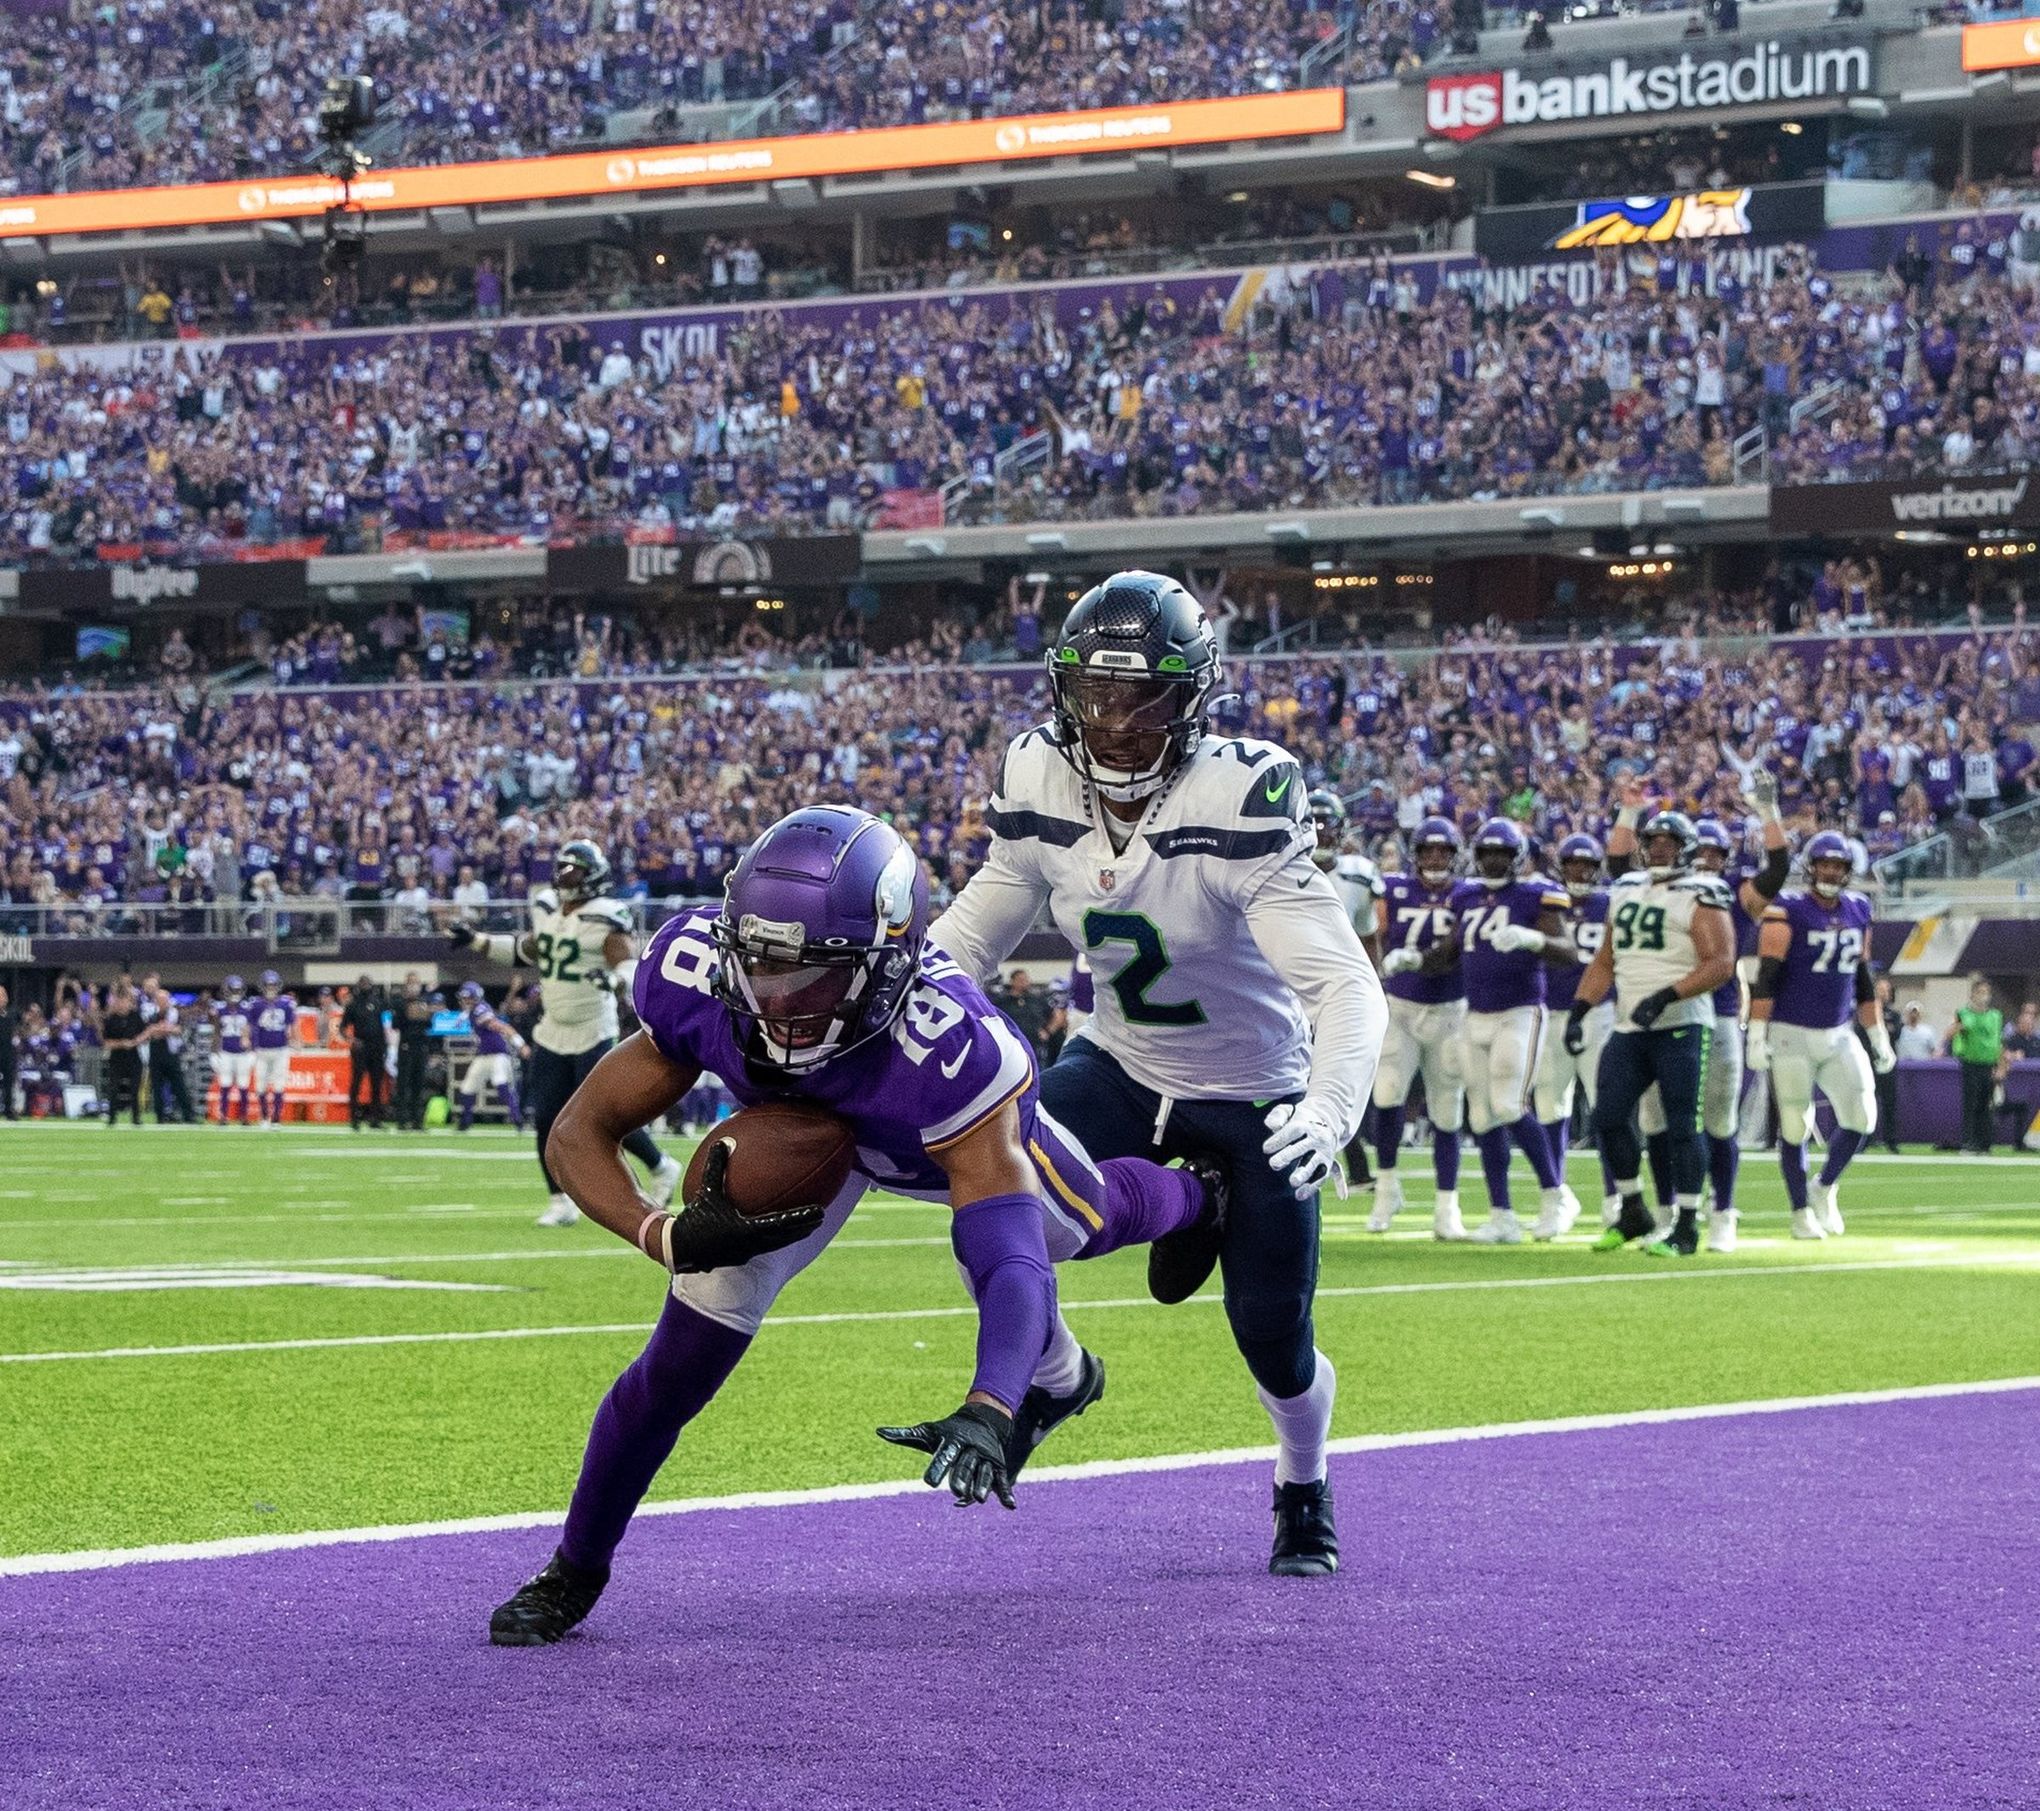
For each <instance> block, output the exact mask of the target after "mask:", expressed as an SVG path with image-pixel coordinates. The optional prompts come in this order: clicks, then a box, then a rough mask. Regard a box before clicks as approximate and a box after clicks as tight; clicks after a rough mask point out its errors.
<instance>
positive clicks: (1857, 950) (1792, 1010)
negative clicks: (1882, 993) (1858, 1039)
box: [1764, 889, 1870, 1031]
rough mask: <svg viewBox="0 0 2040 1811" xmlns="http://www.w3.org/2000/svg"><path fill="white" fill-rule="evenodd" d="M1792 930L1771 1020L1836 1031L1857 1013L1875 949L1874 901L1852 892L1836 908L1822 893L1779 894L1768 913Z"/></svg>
mask: <svg viewBox="0 0 2040 1811" xmlns="http://www.w3.org/2000/svg"><path fill="white" fill-rule="evenodd" d="M1764 917H1765V919H1766V921H1767V922H1771V923H1775V922H1777V920H1779V919H1781V918H1782V919H1783V920H1784V921H1785V922H1786V924H1787V925H1789V926H1790V927H1791V930H1792V942H1791V944H1790V945H1789V946H1788V947H1787V949H1786V951H1785V965H1784V968H1783V970H1782V971H1781V972H1780V974H1779V976H1778V992H1777V996H1776V1000H1775V1003H1774V1004H1773V1006H1772V1008H1771V1016H1772V1018H1773V1019H1775V1020H1776V1021H1777V1022H1778V1023H1780V1024H1782V1025H1805V1026H1808V1027H1810V1028H1812V1029H1813V1030H1815V1031H1831V1030H1833V1029H1834V1028H1835V1027H1836V1026H1837V1025H1846V1024H1847V1023H1848V1022H1849V1021H1850V1019H1851V1018H1853V1017H1854V1016H1855V1012H1856V970H1857V969H1858V967H1860V966H1861V964H1862V961H1863V958H1864V956H1865V955H1867V954H1868V953H1869V950H1870V901H1869V899H1868V898H1866V897H1865V896H1864V895H1863V894H1861V893H1858V892H1856V891H1854V890H1853V889H1849V890H1845V891H1844V892H1843V893H1842V895H1841V897H1840V898H1838V899H1837V900H1836V901H1835V902H1834V904H1833V905H1827V904H1824V903H1823V902H1822V900H1821V898H1820V896H1819V895H1818V894H1815V893H1809V892H1802V891H1798V890H1796V889H1795V890H1792V891H1788V892H1784V893H1780V894H1779V895H1778V897H1777V899H1776V900H1775V901H1774V902H1773V903H1772V906H1771V909H1770V910H1769V911H1768V912H1766V913H1765V914H1764Z"/></svg>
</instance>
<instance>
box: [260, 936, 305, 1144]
mask: <svg viewBox="0 0 2040 1811" xmlns="http://www.w3.org/2000/svg"><path fill="white" fill-rule="evenodd" d="M261 987H262V997H261V999H259V1000H257V1001H256V1002H255V1013H254V1018H255V1107H256V1111H257V1112H258V1113H260V1114H261V1115H262V1124H263V1126H264V1127H265V1128H267V1127H270V1126H276V1125H281V1124H282V1123H283V1096H284V1091H285V1089H287V1088H288V1087H289V1086H290V1050H291V1046H292V1045H293V1044H295V1043H296V1042H297V1000H296V999H295V997H294V996H292V995H290V994H287V993H285V992H284V991H283V977H282V976H281V975H279V974H278V973H277V972H276V970H275V969H273V968H265V969H264V970H263V971H262V976H261Z"/></svg>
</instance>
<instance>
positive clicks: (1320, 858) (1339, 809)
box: [1304, 786, 1346, 869]
mask: <svg viewBox="0 0 2040 1811" xmlns="http://www.w3.org/2000/svg"><path fill="white" fill-rule="evenodd" d="M1304 806H1305V809H1307V810H1308V811H1309V812H1310V821H1311V823H1312V824H1313V825H1314V826H1315V827H1316V829H1317V848H1316V850H1315V852H1314V853H1313V855H1312V857H1311V859H1312V860H1314V861H1315V862H1316V863H1317V865H1318V866H1319V867H1320V868H1325V869H1329V868H1330V867H1331V866H1332V864H1333V863H1334V862H1335V861H1337V860H1338V857H1339V844H1340V842H1341V841H1343V840H1344V838H1345V835H1346V801H1345V800H1344V799H1342V798H1340V797H1339V795H1338V794H1337V793H1336V792H1334V791H1333V790H1332V789H1331V788H1330V787H1329V786H1318V787H1314V788H1313V789H1312V791H1311V795H1310V797H1309V798H1307V799H1306V800H1305V801H1304Z"/></svg>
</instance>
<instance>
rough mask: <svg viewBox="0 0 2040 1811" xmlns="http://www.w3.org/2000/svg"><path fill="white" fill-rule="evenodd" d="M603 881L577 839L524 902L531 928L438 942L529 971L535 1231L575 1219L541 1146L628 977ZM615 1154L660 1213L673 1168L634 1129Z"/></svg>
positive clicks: (463, 929) (602, 862) (606, 1042)
mask: <svg viewBox="0 0 2040 1811" xmlns="http://www.w3.org/2000/svg"><path fill="white" fill-rule="evenodd" d="M608 879H609V858H608V857H607V856H605V855H604V854H603V853H602V851H601V850H600V849H599V848H597V847H596V846H595V844H593V843H591V842H588V841H586V840H585V839H577V840H575V841H574V842H571V843H569V844H567V846H566V847H565V848H564V849H562V850H561V851H560V853H559V857H558V859H557V860H556V861H555V862H554V863H553V884H552V886H550V887H542V888H540V889H539V891H538V892H537V893H535V894H533V895H532V899H531V929H530V930H529V931H528V932H526V933H525V935H524V936H522V937H511V936H506V935H502V934H494V935H492V934H489V933H487V932H482V931H476V930H473V929H471V928H470V927H469V926H467V925H465V924H457V925H455V926H454V927H453V929H452V930H451V931H450V932H449V933H448V936H449V937H450V938H451V940H452V943H453V946H454V948H455V949H467V948H470V947H472V948H473V949H475V950H476V951H478V952H479V953H480V954H481V955H482V957H483V958H484V959H485V960H487V961H490V962H496V963H501V964H502V965H504V966H505V967H514V966H516V965H517V964H519V963H522V964H524V965H526V966H528V967H531V968H535V969H537V970H538V997H539V1002H540V1005H541V1008H542V1009H543V1015H544V1016H543V1017H541V1018H540V1020H539V1021H538V1024H537V1026H536V1027H535V1028H534V1030H533V1031H532V1034H531V1041H532V1044H533V1045H534V1049H533V1050H532V1053H531V1065H530V1068H529V1070H528V1071H527V1073H526V1076H525V1082H526V1092H527V1093H528V1094H529V1095H530V1097H531V1100H530V1104H531V1121H532V1124H533V1126H534V1127H535V1128H536V1129H537V1132H538V1167H539V1169H540V1170H541V1171H542V1172H543V1174H544V1176H545V1186H546V1191H547V1193H548V1194H549V1195H550V1196H551V1201H550V1203H549V1205H548V1206H547V1208H546V1210H545V1212H544V1213H542V1214H540V1215H539V1217H538V1223H539V1225H541V1226H571V1225H572V1224H573V1223H574V1222H575V1221H576V1220H578V1219H579V1218H580V1217H581V1214H580V1210H579V1209H578V1208H577V1207H575V1205H574V1198H573V1196H571V1195H570V1194H568V1193H567V1191H566V1190H565V1189H563V1188H561V1187H560V1185H559V1182H558V1180H557V1178H555V1177H554V1175H553V1173H552V1170H551V1169H550V1167H548V1165H547V1163H546V1155H545V1149H546V1140H547V1139H548V1138H550V1137H551V1135H552V1128H553V1121H554V1120H556V1119H557V1118H558V1117H559V1115H560V1109H561V1108H562V1107H564V1106H565V1105H566V1104H567V1100H568V1098H569V1097H570V1096H571V1095H572V1094H573V1092H574V1090H575V1089H576V1088H578V1087H579V1086H580V1085H581V1084H582V1082H584V1081H586V1080H587V1079H588V1075H589V1073H590V1071H592V1070H593V1069H594V1067H595V1065H596V1064H597V1063H599V1062H600V1061H601V1060H602V1057H603V1054H604V1053H605V1052H606V1051H607V1050H608V1049H609V1047H610V1046H611V1045H612V1044H614V1043H615V1042H616V1033H617V1017H616V998H617V995H618V993H619V992H624V993H627V992H629V990H630V985H631V979H632V977H633V976H634V975H635V974H636V972H637V958H636V956H635V954H634V953H633V950H632V946H631V919H630V911H629V909H628V908H627V907H626V906H624V905H622V904H620V903H619V902H618V901H616V900H614V899H609V898H605V897H604V896H603V893H602V887H603V885H604V883H605V882H607V880H608ZM623 1148H624V1149H625V1150H626V1151H628V1152H629V1153H630V1154H631V1155H632V1156H633V1157H635V1158H636V1159H637V1160H638V1162H640V1163H641V1164H643V1165H644V1166H645V1168H646V1169H647V1170H649V1171H650V1172H651V1177H650V1183H649V1187H648V1190H647V1192H648V1193H649V1194H650V1196H651V1198H652V1200H653V1201H654V1202H656V1203H657V1204H658V1205H659V1206H660V1207H664V1206H665V1205H666V1203H667V1202H669V1201H670V1200H672V1199H673V1191H674V1189H676V1188H678V1187H679V1185H680V1165H679V1164H678V1163H676V1162H675V1161H674V1160H673V1159H672V1158H670V1157H667V1156H664V1155H663V1154H661V1152H660V1150H659V1147H658V1146H657V1145H656V1144H654V1143H653V1142H652V1139H651V1135H650V1134H649V1133H647V1132H646V1131H645V1130H644V1129H643V1127H642V1126H634V1127H632V1129H631V1131H630V1135H629V1136H628V1137H627V1138H626V1139H625V1140H624V1146H623Z"/></svg>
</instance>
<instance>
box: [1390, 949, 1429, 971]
mask: <svg viewBox="0 0 2040 1811" xmlns="http://www.w3.org/2000/svg"><path fill="white" fill-rule="evenodd" d="M1423 966H1424V959H1423V957H1422V956H1420V955H1418V954H1417V952H1416V951H1415V950H1390V951H1389V952H1388V954H1387V955H1385V956H1384V957H1382V959H1381V972H1382V973H1383V974H1384V975H1413V974H1415V973H1416V972H1417V970H1418V969H1420V968H1422V967H1423Z"/></svg>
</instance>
